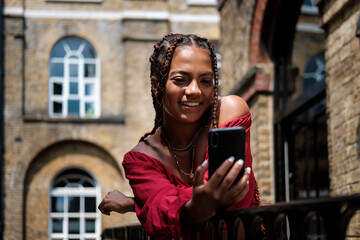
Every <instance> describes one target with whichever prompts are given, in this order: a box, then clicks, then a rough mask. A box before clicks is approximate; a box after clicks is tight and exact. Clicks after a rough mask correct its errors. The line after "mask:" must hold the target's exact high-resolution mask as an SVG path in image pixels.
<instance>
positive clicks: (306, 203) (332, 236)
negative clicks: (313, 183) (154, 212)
mask: <svg viewBox="0 0 360 240" xmlns="http://www.w3.org/2000/svg"><path fill="white" fill-rule="evenodd" d="M357 210H360V194H355V195H351V196H344V197H333V198H321V199H308V200H302V201H294V202H290V203H277V204H273V205H267V206H260V207H251V208H244V209H236V210H229V211H224V212H222V213H219V214H217V215H216V216H215V217H213V218H212V219H210V220H209V221H208V222H207V223H206V230H207V233H208V235H209V239H223V238H226V239H239V236H240V235H242V236H243V237H245V238H246V239H247V240H249V239H251V240H253V239H270V240H273V239H276V240H278V239H281V240H282V239H291V240H305V239H314V240H315V239H316V240H320V239H327V240H343V239H346V237H347V236H346V232H347V229H348V226H349V222H350V220H351V218H352V217H353V216H354V214H355V212H356V211H357ZM359 225H360V224H358V225H357V226H359ZM350 227H351V226H350ZM126 228H127V229H126ZM128 228H129V227H120V228H113V229H106V230H105V231H104V232H103V235H102V237H103V239H104V240H122V239H147V237H146V234H145V233H144V231H143V229H142V228H141V227H140V226H137V227H136V228H137V229H135V228H134V226H133V227H131V228H133V229H132V230H129V229H128ZM125 229H126V231H134V230H136V231H139V233H141V234H139V237H136V238H130V234H129V233H128V234H127V235H126V234H125V233H124V231H125ZM121 232H122V233H124V234H121ZM225 236H226V237H225ZM348 237H349V236H348ZM351 239H360V235H357V236H351Z"/></svg>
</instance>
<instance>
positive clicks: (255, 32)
mask: <svg viewBox="0 0 360 240" xmlns="http://www.w3.org/2000/svg"><path fill="white" fill-rule="evenodd" d="M267 3H268V0H257V1H256V4H255V9H254V14H253V19H252V24H251V37H250V48H249V49H250V53H249V61H250V66H254V65H255V64H256V63H264V62H266V61H267V60H266V56H265V53H264V51H263V50H262V45H261V44H262V42H261V34H262V28H263V23H264V18H265V17H264V15H265V10H266V6H267Z"/></svg>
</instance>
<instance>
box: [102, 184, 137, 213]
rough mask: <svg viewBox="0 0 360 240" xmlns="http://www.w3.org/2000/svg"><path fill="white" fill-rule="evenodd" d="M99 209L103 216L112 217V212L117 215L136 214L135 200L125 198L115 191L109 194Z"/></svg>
mask: <svg viewBox="0 0 360 240" xmlns="http://www.w3.org/2000/svg"><path fill="white" fill-rule="evenodd" d="M98 209H99V210H100V212H101V213H102V214H105V215H110V212H112V211H114V212H117V213H127V212H135V202H134V198H132V197H128V196H125V195H124V194H122V193H121V192H119V191H117V190H114V191H111V192H109V193H108V194H107V195H106V196H105V198H104V199H103V200H102V201H101V203H100V204H99V206H98Z"/></svg>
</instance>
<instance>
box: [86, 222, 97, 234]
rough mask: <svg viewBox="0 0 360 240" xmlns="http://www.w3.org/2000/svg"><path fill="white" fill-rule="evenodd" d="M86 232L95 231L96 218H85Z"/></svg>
mask: <svg viewBox="0 0 360 240" xmlns="http://www.w3.org/2000/svg"><path fill="white" fill-rule="evenodd" d="M85 232H87V233H94V232H95V219H86V220H85Z"/></svg>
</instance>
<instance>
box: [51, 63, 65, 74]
mask: <svg viewBox="0 0 360 240" xmlns="http://www.w3.org/2000/svg"><path fill="white" fill-rule="evenodd" d="M50 76H51V77H63V76H64V64H63V63H51V64H50Z"/></svg>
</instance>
